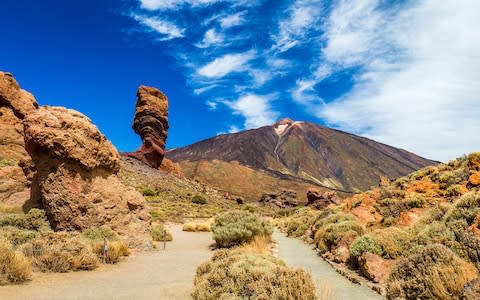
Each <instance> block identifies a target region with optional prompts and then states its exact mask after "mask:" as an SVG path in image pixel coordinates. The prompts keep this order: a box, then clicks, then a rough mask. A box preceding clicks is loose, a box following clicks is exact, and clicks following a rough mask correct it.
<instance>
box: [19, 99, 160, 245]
mask: <svg viewBox="0 0 480 300" xmlns="http://www.w3.org/2000/svg"><path fill="white" fill-rule="evenodd" d="M24 125H25V144H26V149H27V151H28V153H29V154H30V156H31V157H32V160H33V162H34V164H35V168H36V170H37V172H36V173H35V175H34V177H33V181H32V199H38V200H39V201H40V202H41V203H42V205H43V208H44V209H45V211H46V213H47V217H48V219H49V221H50V224H51V225H52V227H53V229H54V230H78V231H82V230H84V229H87V228H90V227H93V226H101V225H107V226H109V227H111V228H112V229H113V230H115V231H116V232H117V233H119V234H120V235H121V236H122V237H123V238H125V239H127V240H129V241H131V242H132V244H133V245H140V244H143V243H145V242H146V241H147V243H148V241H149V239H150V225H151V220H150V216H149V209H148V207H147V205H146V202H145V200H144V198H143V197H142V195H141V194H140V193H138V192H137V191H135V190H134V189H133V188H129V187H126V186H125V185H123V184H122V183H121V182H120V180H119V179H118V177H117V175H116V174H117V172H118V171H119V168H120V158H119V154H118V152H117V150H116V149H115V147H114V146H113V145H112V144H111V143H110V142H109V141H108V140H107V139H106V138H105V136H103V135H102V134H101V133H100V131H99V130H98V129H97V127H95V126H94V125H93V124H92V123H91V121H90V120H89V119H88V118H87V117H85V116H84V115H82V114H81V113H79V112H76V111H74V110H68V109H65V108H61V107H41V108H40V109H38V110H37V111H36V112H33V113H30V114H29V115H27V117H26V118H25V120H24Z"/></svg>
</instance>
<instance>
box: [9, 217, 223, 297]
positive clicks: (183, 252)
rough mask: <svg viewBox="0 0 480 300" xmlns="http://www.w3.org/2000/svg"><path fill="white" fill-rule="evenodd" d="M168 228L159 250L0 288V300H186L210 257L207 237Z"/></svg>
mask: <svg viewBox="0 0 480 300" xmlns="http://www.w3.org/2000/svg"><path fill="white" fill-rule="evenodd" d="M170 228H171V230H172V233H173V237H174V241H173V242H168V243H167V249H166V250H165V251H163V250H157V251H155V252H149V253H140V254H136V255H135V256H131V257H129V258H128V259H127V260H126V261H123V262H121V263H119V264H117V265H113V266H111V265H109V266H102V267H101V268H99V269H97V270H95V271H91V272H72V273H67V274H35V276H34V278H33V280H32V281H31V282H29V283H27V284H23V285H12V286H4V287H0V299H2V300H3V299H22V300H23V299H25V300H27V299H28V300H43V299H44V300H47V299H48V300H56V299H58V300H70V299H78V300H85V299H88V300H90V299H94V300H97V299H102V300H103V299H115V300H117V299H168V300H175V299H190V296H189V295H190V292H191V289H192V286H193V278H194V276H195V270H196V268H197V266H198V265H199V264H200V263H202V262H203V261H205V260H207V259H208V258H209V257H210V255H211V254H212V252H211V251H210V250H209V248H208V246H209V245H210V244H211V243H213V241H212V238H211V233H209V232H208V233H200V232H199V233H189V232H183V231H182V230H181V227H180V226H179V225H173V226H170Z"/></svg>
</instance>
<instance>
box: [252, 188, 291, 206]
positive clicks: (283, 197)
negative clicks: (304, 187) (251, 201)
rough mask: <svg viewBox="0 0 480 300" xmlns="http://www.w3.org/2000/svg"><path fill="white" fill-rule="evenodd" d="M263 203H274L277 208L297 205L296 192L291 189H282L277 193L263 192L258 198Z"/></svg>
mask: <svg viewBox="0 0 480 300" xmlns="http://www.w3.org/2000/svg"><path fill="white" fill-rule="evenodd" d="M259 202H260V203H262V204H263V205H266V204H268V205H274V206H277V207H279V208H287V207H296V206H298V200H297V192H295V191H291V190H283V191H281V192H278V193H264V194H263V195H262V197H261V198H260V201H259Z"/></svg>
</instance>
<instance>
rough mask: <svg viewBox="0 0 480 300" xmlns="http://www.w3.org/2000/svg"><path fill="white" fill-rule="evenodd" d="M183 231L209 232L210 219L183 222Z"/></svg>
mask: <svg viewBox="0 0 480 300" xmlns="http://www.w3.org/2000/svg"><path fill="white" fill-rule="evenodd" d="M182 230H183V231H190V232H198V231H200V232H210V231H212V221H205V222H188V223H185V224H183V228H182Z"/></svg>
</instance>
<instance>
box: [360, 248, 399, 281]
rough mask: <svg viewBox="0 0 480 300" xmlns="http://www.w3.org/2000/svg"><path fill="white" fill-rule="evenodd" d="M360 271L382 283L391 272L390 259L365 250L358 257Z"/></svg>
mask: <svg viewBox="0 0 480 300" xmlns="http://www.w3.org/2000/svg"><path fill="white" fill-rule="evenodd" d="M358 265H359V267H360V272H362V274H363V275H364V276H365V277H367V278H368V279H370V280H372V281H373V282H375V283H384V282H385V281H386V280H387V278H388V276H389V275H390V273H391V272H392V268H393V264H392V261H389V260H386V259H383V258H382V257H380V256H378V255H376V254H372V253H370V252H365V253H364V254H363V255H362V256H360V258H359V259H358Z"/></svg>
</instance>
